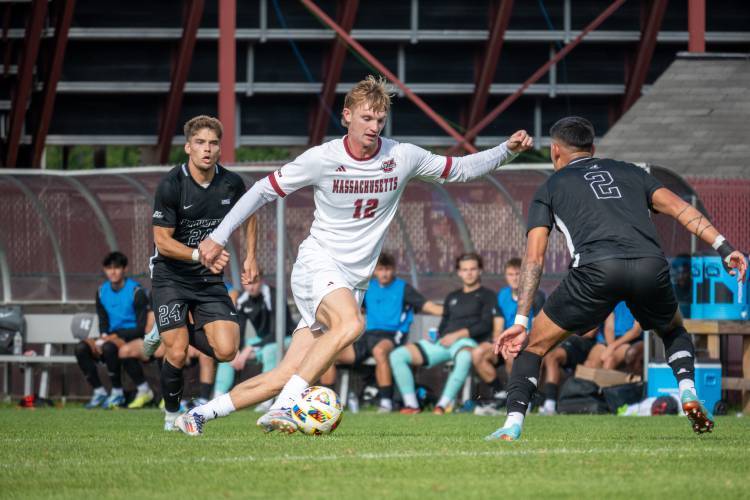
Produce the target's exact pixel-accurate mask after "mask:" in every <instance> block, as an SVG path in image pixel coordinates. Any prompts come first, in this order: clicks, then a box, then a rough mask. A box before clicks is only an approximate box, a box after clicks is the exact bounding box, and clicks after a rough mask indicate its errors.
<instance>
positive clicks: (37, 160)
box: [31, 0, 76, 167]
mask: <svg viewBox="0 0 750 500" xmlns="http://www.w3.org/2000/svg"><path fill="white" fill-rule="evenodd" d="M75 5H76V0H62V6H61V7H60V9H59V10H58V13H57V22H56V23H55V38H54V40H53V41H52V59H51V61H50V65H49V71H48V73H47V79H46V80H45V82H44V89H43V90H42V102H41V108H40V115H39V120H38V122H37V123H38V125H37V129H36V133H35V134H34V135H33V137H32V153H31V166H32V167H38V166H40V165H41V163H42V155H43V154H44V145H45V142H46V141H47V132H48V131H49V125H50V122H51V121H52V112H53V111H54V109H55V96H56V95H57V83H58V82H59V81H60V75H61V74H62V67H63V60H64V59H65V48H66V47H67V45H68V31H69V30H70V24H71V22H72V21H73V11H74V10H75Z"/></svg>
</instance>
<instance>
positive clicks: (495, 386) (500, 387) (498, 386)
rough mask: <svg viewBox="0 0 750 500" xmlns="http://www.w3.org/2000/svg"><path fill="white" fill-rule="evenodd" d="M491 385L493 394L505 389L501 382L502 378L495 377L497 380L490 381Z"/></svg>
mask: <svg viewBox="0 0 750 500" xmlns="http://www.w3.org/2000/svg"><path fill="white" fill-rule="evenodd" d="M490 387H491V388H492V395H493V396H494V395H495V394H497V393H498V392H500V391H502V390H503V384H502V383H501V382H500V379H499V378H497V377H495V380H493V381H492V382H490Z"/></svg>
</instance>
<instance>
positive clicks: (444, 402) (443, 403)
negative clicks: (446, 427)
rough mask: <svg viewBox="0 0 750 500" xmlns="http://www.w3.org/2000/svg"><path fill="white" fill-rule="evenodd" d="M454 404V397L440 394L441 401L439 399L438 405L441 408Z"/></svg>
mask: <svg viewBox="0 0 750 500" xmlns="http://www.w3.org/2000/svg"><path fill="white" fill-rule="evenodd" d="M452 404H453V400H452V399H450V398H446V397H445V396H440V401H438V404H437V405H438V406H439V407H441V408H448V407H449V406H450V405H452Z"/></svg>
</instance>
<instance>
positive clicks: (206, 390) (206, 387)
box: [199, 382, 214, 399]
mask: <svg viewBox="0 0 750 500" xmlns="http://www.w3.org/2000/svg"><path fill="white" fill-rule="evenodd" d="M212 390H214V384H207V383H205V382H201V386H200V392H199V395H200V397H201V398H203V399H211V391H212Z"/></svg>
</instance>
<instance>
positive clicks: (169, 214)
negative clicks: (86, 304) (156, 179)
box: [150, 116, 258, 430]
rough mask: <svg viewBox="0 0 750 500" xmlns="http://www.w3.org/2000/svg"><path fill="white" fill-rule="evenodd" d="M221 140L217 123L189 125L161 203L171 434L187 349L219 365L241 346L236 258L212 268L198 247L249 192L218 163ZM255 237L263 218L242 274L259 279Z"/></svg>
mask: <svg viewBox="0 0 750 500" xmlns="http://www.w3.org/2000/svg"><path fill="white" fill-rule="evenodd" d="M221 135H222V125H221V122H219V120H217V119H216V118H212V117H209V116H197V117H195V118H192V119H191V120H189V121H188V122H187V123H186V124H185V139H186V144H185V153H187V154H188V161H187V163H184V164H183V165H180V166H177V167H175V168H173V169H172V170H170V171H169V173H168V174H167V175H166V176H165V177H164V178H163V179H162V180H161V182H160V183H159V186H158V188H157V189H156V197H155V199H154V214H153V221H152V224H153V227H154V244H155V246H156V252H155V254H154V256H153V257H152V259H151V264H150V267H151V279H152V301H153V309H154V314H155V316H156V325H157V327H158V329H159V333H160V335H161V339H162V342H163V343H164V346H165V347H166V354H165V356H164V363H163V365H162V371H161V383H162V393H163V397H164V403H165V409H166V416H165V423H164V429H165V430H173V429H176V428H175V427H174V420H175V419H176V418H177V416H178V415H179V409H180V396H181V394H182V370H183V366H184V364H185V360H186V358H187V351H188V344H192V345H194V346H195V347H196V348H197V349H198V350H199V351H201V352H203V353H204V354H207V355H209V356H212V357H213V358H215V359H217V360H218V361H231V360H232V359H233V358H234V356H235V355H236V354H237V349H238V346H239V338H240V329H239V323H238V321H237V311H236V310H235V308H234V304H233V303H232V299H231V298H230V297H229V295H228V293H227V288H226V286H225V285H224V282H223V268H224V266H226V264H227V262H228V260H229V254H228V253H227V252H226V251H222V254H221V256H220V257H219V259H218V260H217V261H216V262H215V263H214V265H212V266H211V267H210V268H206V267H204V266H203V265H202V264H201V263H200V261H199V259H198V244H199V243H200V242H201V240H202V239H203V238H205V237H206V235H208V234H209V233H211V231H213V230H214V229H215V228H216V226H218V225H219V223H220V222H221V220H222V219H223V218H224V216H225V215H226V214H227V213H228V212H229V210H230V209H231V208H232V207H233V206H234V204H235V203H236V202H237V200H239V199H240V198H241V197H242V195H243V194H244V193H245V184H244V182H243V181H242V178H241V177H240V176H239V175H237V174H235V173H233V172H230V171H228V170H227V169H225V168H224V167H222V166H221V165H219V164H218V160H219V155H220V153H221V147H220V141H221ZM256 232H257V223H256V219H255V217H251V218H250V219H249V220H248V223H247V227H246V247H247V248H246V251H247V255H246V258H245V261H244V264H243V277H247V278H248V279H249V280H252V279H254V278H255V277H256V276H257V274H258V266H257V263H256V259H255V242H256ZM188 313H191V314H192V323H193V324H190V322H189V320H188ZM193 325H194V329H193ZM189 328H190V330H189Z"/></svg>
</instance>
